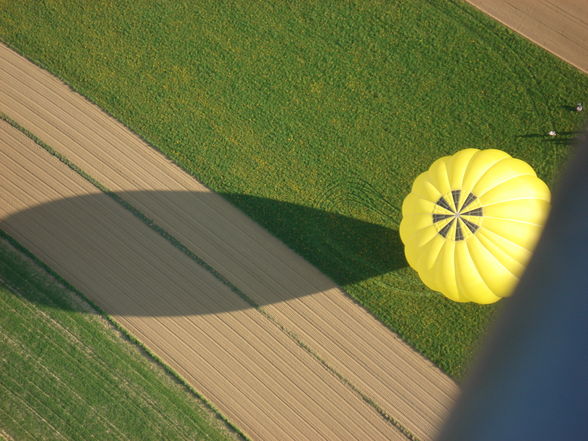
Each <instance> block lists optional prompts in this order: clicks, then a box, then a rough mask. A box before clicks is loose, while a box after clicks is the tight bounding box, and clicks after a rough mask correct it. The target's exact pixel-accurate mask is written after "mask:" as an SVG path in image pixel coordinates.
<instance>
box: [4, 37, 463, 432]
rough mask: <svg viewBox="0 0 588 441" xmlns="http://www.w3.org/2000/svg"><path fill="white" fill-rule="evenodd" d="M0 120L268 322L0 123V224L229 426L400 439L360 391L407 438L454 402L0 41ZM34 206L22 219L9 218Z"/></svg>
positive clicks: (369, 320) (292, 263)
mask: <svg viewBox="0 0 588 441" xmlns="http://www.w3.org/2000/svg"><path fill="white" fill-rule="evenodd" d="M0 112H4V113H5V114H7V115H8V116H9V117H10V118H12V119H13V120H15V121H16V122H17V123H18V124H20V125H21V126H23V127H24V128H25V129H27V130H29V131H30V132H32V133H33V134H34V135H35V136H37V137H39V138H40V139H42V140H43V141H44V142H45V143H47V144H48V145H49V146H51V147H52V148H53V149H55V150H56V151H57V152H59V153H60V154H62V155H64V156H65V157H67V158H68V159H69V160H70V161H72V162H73V163H75V164H76V165H77V166H78V167H79V168H81V169H82V170H84V171H85V172H86V173H88V174H89V175H91V176H92V177H93V178H95V179H96V180H98V181H99V182H101V183H102V184H103V185H105V186H106V187H107V188H109V189H110V190H112V191H114V192H116V193H117V194H118V195H119V196H120V197H121V198H123V199H124V200H125V201H127V202H128V203H130V204H131V205H133V206H134V207H136V208H137V209H139V210H140V211H141V212H143V213H144V214H145V215H146V216H147V217H148V218H150V219H152V220H154V221H155V222H156V223H157V224H158V225H159V226H161V227H162V228H164V229H165V230H166V231H167V232H169V233H170V234H172V235H173V236H174V237H175V238H176V239H178V240H179V241H180V242H181V243H182V244H183V245H184V246H185V247H186V248H187V249H189V250H190V251H191V252H192V253H193V254H194V255H196V256H198V257H199V258H200V259H202V260H204V261H205V262H206V263H207V264H208V265H210V266H211V267H212V268H214V270H215V271H216V272H217V273H218V274H220V275H221V277H222V278H224V279H226V281H228V283H229V284H230V285H233V287H236V288H237V289H238V290H240V291H241V292H242V293H244V294H245V295H246V296H248V297H249V298H250V299H252V300H253V302H254V303H255V304H257V305H261V307H262V309H263V311H265V313H266V314H268V315H269V316H271V317H273V319H274V320H275V321H276V322H277V323H279V325H280V327H282V328H283V329H280V327H278V326H276V325H275V324H274V323H272V321H270V320H268V318H267V317H266V316H265V315H264V314H261V313H260V312H259V311H258V310H256V309H252V308H251V304H248V303H247V302H245V301H244V300H243V299H242V298H241V297H239V296H238V295H237V294H236V293H235V292H234V290H231V289H229V288H228V287H227V285H226V283H225V284H223V283H221V282H220V281H219V278H218V277H216V278H215V277H214V276H213V274H211V272H210V271H207V270H206V269H205V268H203V267H202V266H201V265H199V264H198V263H197V262H196V261H195V260H194V259H190V258H189V257H187V256H186V255H185V254H184V253H182V252H180V251H178V249H177V248H175V247H174V246H172V245H171V244H170V243H169V242H168V241H166V240H164V239H163V238H162V237H161V235H159V234H157V233H155V232H154V231H153V230H151V229H150V228H148V227H147V226H146V225H145V224H144V223H143V222H141V221H139V220H138V219H137V217H135V216H133V215H132V214H131V213H130V212H129V211H127V210H125V209H124V208H122V206H121V205H120V204H117V203H116V202H114V201H113V200H112V199H111V198H109V197H107V196H105V195H103V194H101V193H100V192H99V191H98V190H97V189H96V188H95V187H93V186H92V185H90V184H89V183H88V182H87V181H85V180H83V179H82V178H81V177H80V176H79V175H77V174H76V173H74V172H73V171H71V170H70V169H69V168H67V167H66V166H65V165H64V164H62V163H60V162H59V161H57V160H56V159H55V158H54V157H51V156H49V155H48V153H46V152H45V151H44V150H43V149H42V148H40V147H39V146H38V145H36V144H34V143H33V142H31V141H30V140H28V139H26V138H25V137H24V135H22V134H21V133H20V132H18V131H16V129H14V128H12V127H10V126H8V125H7V124H6V123H3V124H2V131H1V139H2V142H1V145H2V149H1V150H0V153H1V154H2V155H3V156H2V158H0V168H1V170H0V172H1V174H0V176H1V177H2V178H1V181H0V184H1V186H2V187H1V188H0V193H1V194H0V210H1V212H0V218H1V219H2V220H1V222H2V223H1V224H0V225H1V228H2V229H4V230H5V231H7V232H8V233H9V234H11V235H13V236H14V237H16V238H17V239H18V240H19V241H21V243H23V244H24V245H25V246H27V247H28V248H29V249H31V250H32V251H33V252H35V254H37V255H38V256H39V257H41V258H42V259H43V260H45V261H46V262H47V263H48V264H49V265H50V266H51V267H52V268H53V269H55V270H56V271H57V272H58V273H59V274H61V275H62V276H63V277H64V278H66V279H67V280H68V281H70V282H71V283H72V284H73V285H74V286H76V287H77V288H79V289H80V290H81V291H83V292H84V293H85V294H86V295H87V296H88V297H89V298H90V299H92V300H93V301H94V302H95V303H97V304H99V305H100V306H101V307H102V308H103V309H104V310H105V311H106V312H109V313H111V314H114V315H115V317H116V319H117V320H119V321H120V322H121V323H122V324H123V325H124V326H125V327H126V328H127V329H129V330H130V331H131V332H132V333H133V334H134V335H136V336H137V337H138V338H139V339H140V340H141V341H143V342H144V343H145V344H146V345H147V346H148V347H149V348H151V349H152V350H153V352H155V353H156V354H157V355H158V356H159V357H161V358H162V359H163V360H164V361H165V362H166V363H169V364H170V365H171V366H173V368H174V369H176V370H177V371H178V372H180V373H181V374H182V375H183V376H184V378H186V379H187V380H188V381H189V382H190V383H191V384H193V385H194V387H195V388H196V389H197V390H199V391H201V392H202V393H203V394H204V395H205V396H206V397H207V398H208V399H210V400H211V401H212V402H213V403H214V405H215V406H217V407H218V408H219V409H220V410H221V411H222V412H223V413H224V414H225V415H227V416H228V417H229V418H230V419H231V420H232V421H233V422H235V423H236V424H237V425H238V426H239V427H241V428H242V429H243V430H244V432H246V433H247V434H249V435H251V436H252V437H253V438H254V439H267V440H276V439H280V440H286V439H297V440H304V439H309V440H310V439H311V440H319V439H329V440H334V439H361V440H365V439H370V440H376V439H404V436H403V435H401V434H400V432H399V431H398V430H397V429H396V428H395V427H394V426H393V425H391V424H390V423H389V422H387V421H386V420H385V419H384V418H383V417H382V415H381V414H380V413H378V412H376V411H375V410H374V407H373V406H371V405H369V404H368V403H367V402H366V400H364V399H362V398H361V397H360V396H359V395H358V394H357V393H356V392H357V391H359V392H360V393H361V394H362V395H363V397H364V398H367V399H369V400H371V401H372V402H373V403H375V404H376V405H377V406H378V407H379V408H380V409H381V411H382V413H385V414H387V415H389V416H390V417H391V418H392V419H393V420H395V421H396V422H398V423H399V425H401V426H402V427H404V428H405V429H407V430H408V431H409V432H411V433H412V434H414V435H416V436H417V437H418V438H419V439H422V440H427V439H431V438H432V436H433V435H434V433H435V432H436V431H437V429H438V427H439V425H440V423H441V421H442V419H443V418H444V416H445V415H446V413H447V411H448V408H449V407H450V406H451V404H452V402H453V399H454V397H455V394H456V392H457V387H456V385H455V384H454V383H453V381H451V380H450V379H449V378H448V377H446V376H445V375H444V374H443V373H441V372H440V371H439V370H438V369H437V368H436V367H434V366H433V365H432V364H431V363H430V362H428V361H427V360H425V359H424V358H422V357H421V356H420V355H418V354H416V353H415V352H414V351H413V350H412V349H410V348H409V347H408V346H407V345H405V344H404V343H403V342H402V341H400V339H399V338H398V337H397V336H395V335H394V334H393V333H392V332H390V331H389V330H388V329H386V328H385V327H384V326H383V325H381V324H380V323H379V322H378V321H376V320H375V319H374V318H373V317H371V315H369V314H368V313H367V312H366V311H364V310H363V309H362V308H361V307H359V306H357V305H356V304H355V303H353V302H352V301H351V300H350V299H349V298H348V297H347V296H346V295H345V294H344V293H342V292H341V291H340V290H339V289H338V288H337V287H336V286H335V284H334V283H333V282H332V281H330V280H329V279H328V278H327V277H325V276H324V275H322V274H321V273H320V272H319V271H318V270H316V269H315V268H314V267H312V266H311V265H310V264H308V263H307V262H305V261H304V260H303V259H302V258H300V257H299V256H297V255H296V254H295V253H293V252H292V251H291V250H289V249H288V248H287V247H286V246H285V245H283V244H282V243H281V242H280V241H278V240H277V239H275V238H274V237H272V236H271V235H270V234H268V233H267V232H266V231H265V230H264V229H262V228H261V227H260V226H258V225H257V224H255V223H254V222H252V221H251V220H250V219H249V218H248V217H246V216H245V215H244V214H243V213H241V212H240V211H239V210H237V209H235V208H234V207H233V206H232V205H230V204H228V203H227V202H226V201H225V200H224V199H223V198H221V197H220V196H218V195H216V194H214V193H212V192H210V191H209V190H207V189H206V188H205V187H203V186H202V185H201V184H200V183H198V182H197V181H196V180H194V179H193V178H192V177H190V176H189V175H188V174H186V173H185V172H183V171H182V170H181V169H179V168H178V167H176V166H175V165H173V164H172V163H171V162H170V161H168V160H167V159H165V158H164V157H163V156H162V155H161V154H159V153H158V152H156V151H155V150H153V149H152V148H150V147H149V146H147V145H146V144H145V143H144V142H142V141H141V140H140V139H139V138H138V137H136V136H135V135H133V134H132V133H130V132H129V131H128V130H127V129H125V128H124V127H123V126H122V125H121V124H119V123H118V122H116V121H114V120H113V119H112V118H110V117H108V116H107V115H105V114H104V113H103V112H101V111H100V110H99V109H98V108H97V107H96V106H94V105H92V104H90V103H89V102H87V101H86V100H85V99H84V98H82V97H81V96H79V95H77V94H75V93H73V92H72V91H71V90H70V89H69V88H68V87H67V86H65V85H64V84H63V83H61V82H60V81H58V80H57V79H55V78H54V77H52V76H51V75H49V74H48V73H47V72H45V71H43V70H41V69H39V68H38V67H36V66H34V65H33V64H31V63H30V62H28V61H26V60H25V59H23V58H22V57H20V56H18V55H17V54H15V53H14V52H13V51H11V50H9V49H7V48H6V47H4V46H1V45H0ZM7 140H8V141H7ZM203 195H205V196H206V197H203ZM56 201H61V202H59V204H58V206H59V209H55V206H57V205H56ZM33 207H36V208H34V210H35V212H34V213H35V215H34V216H30V215H29V216H24V217H23V216H22V213H26V212H27V211H29V212H30V210H31V209H32V208H33ZM52 207H53V208H52ZM51 219H52V220H51ZM158 310H160V311H165V314H156V313H154V311H158ZM125 311H126V312H125ZM284 329H285V330H286V331H288V332H290V333H293V334H295V335H296V336H297V339H298V340H299V341H301V342H302V343H303V344H304V345H306V347H307V348H309V349H310V351H312V352H313V353H314V354H316V356H318V357H319V358H320V359H321V360H322V361H323V362H324V363H325V364H326V365H328V366H329V368H330V369H332V370H333V371H335V372H336V373H337V374H338V375H339V376H341V377H343V378H345V379H346V380H347V381H348V383H345V382H342V381H341V379H340V378H338V377H337V375H333V374H332V373H330V372H329V371H328V370H327V369H325V367H324V366H323V364H322V363H320V362H319V361H318V360H317V359H316V357H313V356H311V355H309V352H308V350H305V349H302V348H301V347H300V345H299V344H297V342H296V341H295V340H294V339H292V338H291V337H290V336H289V335H288V334H287V333H286V332H284ZM354 389H355V391H354Z"/></svg>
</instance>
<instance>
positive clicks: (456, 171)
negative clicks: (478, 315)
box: [400, 149, 550, 304]
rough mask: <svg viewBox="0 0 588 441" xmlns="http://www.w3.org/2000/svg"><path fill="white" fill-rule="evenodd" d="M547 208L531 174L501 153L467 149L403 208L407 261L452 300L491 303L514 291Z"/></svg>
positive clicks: (419, 182)
mask: <svg viewBox="0 0 588 441" xmlns="http://www.w3.org/2000/svg"><path fill="white" fill-rule="evenodd" d="M549 201H550V192H549V188H548V187H547V185H545V183H544V182H543V181H542V180H541V179H539V178H538V177H537V175H536V174H535V171H534V170H533V169H532V168H531V166H530V165H528V164H527V163H526V162H524V161H521V160H519V159H514V158H512V157H511V156H510V155H509V154H508V153H505V152H503V151H500V150H494V149H491V150H478V149H465V150H461V151H459V152H457V153H455V154H454V155H452V156H445V157H443V158H440V159H438V160H437V161H435V162H434V163H433V164H432V165H431V167H430V168H429V170H428V171H426V172H424V173H422V174H421V175H419V176H418V177H417V178H416V180H415V181H414V184H413V186H412V190H411V192H410V194H409V195H408V196H407V197H406V198H405V199H404V202H403V204H402V222H401V223H400V238H401V239H402V242H403V243H404V247H405V248H404V251H405V254H406V259H407V261H408V263H409V265H410V266H411V267H412V268H414V269H415V270H416V271H417V272H418V274H419V276H420V278H421V280H422V281H423V282H424V283H425V285H427V286H428V287H429V288H431V289H432V290H435V291H439V292H441V293H442V294H444V295H445V296H446V297H448V298H449V299H451V300H454V301H457V302H476V303H484V304H485V303H494V302H496V301H498V300H500V299H501V298H502V297H506V296H508V295H510V293H511V291H512V290H513V288H514V286H515V285H516V283H517V281H518V279H519V277H520V275H521V273H522V272H523V270H524V268H525V266H526V264H527V261H528V260H529V257H530V255H531V252H532V251H533V248H534V247H535V244H536V242H537V240H538V238H539V234H540V233H541V230H542V227H543V224H544V221H545V218H546V216H547V213H548V211H549Z"/></svg>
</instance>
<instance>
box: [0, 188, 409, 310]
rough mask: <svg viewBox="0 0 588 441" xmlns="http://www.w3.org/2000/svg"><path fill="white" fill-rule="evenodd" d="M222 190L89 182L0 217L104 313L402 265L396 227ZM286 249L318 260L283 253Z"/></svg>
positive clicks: (299, 288)
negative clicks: (122, 188) (96, 188)
mask: <svg viewBox="0 0 588 441" xmlns="http://www.w3.org/2000/svg"><path fill="white" fill-rule="evenodd" d="M222 196H223V197H222V198H221V197H219V195H217V194H214V193H207V192H202V193H199V192H181V191H177V192H172V191H134V192H121V193H117V194H111V195H108V194H104V193H97V194H92V195H86V196H79V197H74V198H68V199H61V200H57V201H52V202H49V203H45V204H41V205H38V206H35V207H32V208H29V209H27V210H23V211H20V212H18V213H16V214H13V215H11V216H9V217H7V218H5V219H0V229H2V230H3V231H4V232H5V233H7V234H8V235H9V236H10V237H12V238H14V239H15V240H16V241H18V242H19V243H20V244H21V245H22V246H24V247H25V248H26V249H28V250H29V251H30V252H31V253H33V254H34V255H35V256H37V257H38V258H39V259H40V260H41V261H42V262H43V263H45V264H46V265H47V266H49V268H51V269H52V270H53V271H54V272H56V273H57V274H58V275H59V276H60V277H62V278H63V279H64V280H65V281H66V282H68V283H69V284H70V285H72V286H73V287H75V288H76V289H77V290H79V291H80V292H81V293H83V294H84V295H85V296H86V297H87V298H88V299H89V300H90V301H91V302H92V303H94V304H95V305H97V306H98V307H99V308H100V309H102V310H104V311H105V312H106V313H108V314H112V315H134V316H176V315H191V314H214V313H222V312H227V311H234V310H239V309H246V308H251V307H253V306H264V305H268V304H273V303H278V302H283V301H288V300H291V299H294V298H298V297H303V296H307V295H312V294H315V293H317V292H321V291H325V290H328V289H330V288H333V287H335V286H337V284H338V285H347V284H353V283H357V282H360V281H362V280H366V279H369V278H372V277H375V276H379V275H382V274H385V273H388V272H391V271H394V270H397V269H399V268H402V267H405V266H406V265H407V264H406V261H405V258H404V254H403V247H402V243H401V241H400V238H399V235H398V232H397V230H395V229H393V228H388V227H385V226H381V225H376V224H373V223H369V222H365V221H361V220H358V219H353V218H350V217H347V216H343V215H340V214H336V213H329V212H326V211H322V210H318V209H314V208H309V207H304V206H301V205H297V204H292V203H287V202H281V201H276V200H271V199H266V198H259V197H254V196H247V195H239V194H223V195H222ZM244 213H247V214H248V215H249V216H251V217H252V218H254V219H255V220H256V221H257V223H254V222H251V219H250V218H248V217H246V216H245V214H244ZM260 225H261V227H260ZM268 231H269V232H270V233H271V234H268ZM274 236H276V237H279V238H280V240H281V241H282V242H280V241H278V240H276V239H275V237H274ZM284 243H285V244H286V247H284V245H283V244H284ZM287 248H290V250H287ZM292 250H294V251H295V252H296V253H297V254H299V255H301V256H302V257H304V258H305V259H306V261H308V262H310V263H311V264H312V265H314V267H313V266H311V265H309V264H308V263H307V262H304V261H300V260H291V256H292V253H291V251H292ZM317 268H318V270H320V271H321V272H322V273H324V274H326V275H327V276H329V277H325V276H324V275H322V274H320V273H318V272H317V271H316V269H317ZM31 301H37V302H39V301H40V302H43V300H31ZM46 303H47V304H48V305H50V306H55V305H54V304H53V303H52V302H51V301H49V300H47V301H46Z"/></svg>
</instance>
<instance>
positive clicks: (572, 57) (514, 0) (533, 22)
mask: <svg viewBox="0 0 588 441" xmlns="http://www.w3.org/2000/svg"><path fill="white" fill-rule="evenodd" d="M467 1H468V2H469V3H471V4H472V5H474V6H475V7H477V8H478V9H480V10H481V11H483V12H485V13H486V14H488V15H490V16H491V17H493V18H495V19H496V20H498V21H500V22H501V23H503V24H505V25H506V26H508V27H510V28H512V29H513V30H515V31H516V32H518V33H519V34H522V35H524V36H525V37H527V38H528V39H529V40H531V41H533V42H534V43H536V44H538V45H539V46H541V47H543V48H544V49H547V50H548V51H550V52H552V53H553V54H555V55H557V56H558V57H560V58H562V59H563V60H565V61H567V62H568V63H570V64H572V65H574V66H576V67H577V68H578V69H580V70H582V71H584V72H586V73H588V2H587V1H586V0H467Z"/></svg>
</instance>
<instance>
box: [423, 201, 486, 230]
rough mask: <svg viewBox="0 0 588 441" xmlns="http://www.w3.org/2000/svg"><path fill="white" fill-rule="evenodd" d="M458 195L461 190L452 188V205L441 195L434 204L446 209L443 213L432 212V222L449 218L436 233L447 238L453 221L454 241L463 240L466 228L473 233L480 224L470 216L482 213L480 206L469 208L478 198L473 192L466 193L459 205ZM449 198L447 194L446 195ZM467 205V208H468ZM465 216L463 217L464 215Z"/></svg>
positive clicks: (478, 215)
mask: <svg viewBox="0 0 588 441" xmlns="http://www.w3.org/2000/svg"><path fill="white" fill-rule="evenodd" d="M460 197H461V190H452V191H451V201H452V202H453V206H452V205H451V204H450V203H449V202H448V201H447V199H446V198H445V197H444V196H441V197H440V198H439V200H437V202H436V204H437V205H438V206H439V207H441V208H443V209H444V210H446V212H444V213H433V223H435V224H436V223H438V222H443V221H446V220H447V219H449V221H447V222H446V223H445V225H443V227H441V228H440V229H439V230H438V233H439V234H440V235H441V236H443V237H444V238H447V236H448V235H449V231H450V230H451V228H452V227H453V224H454V223H455V235H454V239H455V240H456V241H460V240H464V239H465V236H464V231H465V229H466V228H467V229H468V230H469V231H471V232H472V234H473V233H475V232H476V231H477V230H478V228H480V226H479V225H478V224H477V223H476V219H475V217H474V218H472V217H470V216H477V217H480V216H482V215H483V214H484V213H483V211H482V207H477V208H473V209H472V208H471V204H472V203H473V202H474V201H476V199H478V198H477V197H476V196H475V195H474V194H473V193H468V195H467V197H466V198H465V200H464V202H463V204H462V205H461V206H460ZM448 198H449V196H448ZM468 207H469V208H468ZM464 216H465V217H464Z"/></svg>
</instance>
